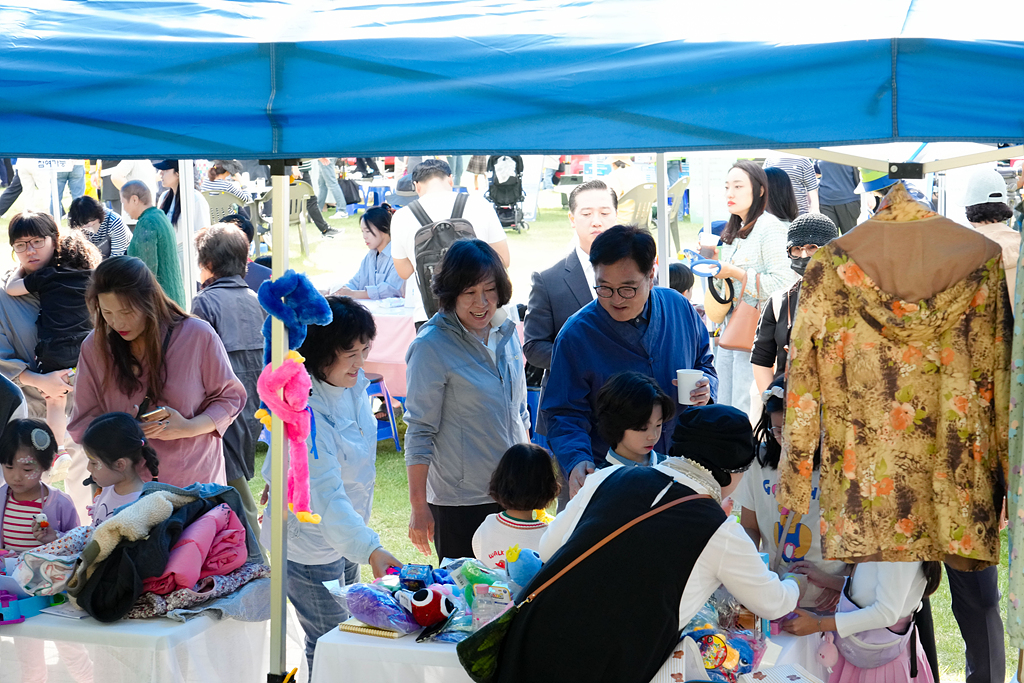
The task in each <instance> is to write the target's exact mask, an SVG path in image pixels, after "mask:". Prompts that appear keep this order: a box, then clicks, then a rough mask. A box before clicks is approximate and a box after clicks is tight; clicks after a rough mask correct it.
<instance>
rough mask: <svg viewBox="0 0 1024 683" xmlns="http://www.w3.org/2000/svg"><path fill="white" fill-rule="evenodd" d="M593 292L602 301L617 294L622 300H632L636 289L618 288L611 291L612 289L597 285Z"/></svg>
mask: <svg viewBox="0 0 1024 683" xmlns="http://www.w3.org/2000/svg"><path fill="white" fill-rule="evenodd" d="M594 291H595V292H597V295H598V296H599V297H601V298H602V299H611V298H612V294H618V295H619V296H620V297H622V298H623V299H632V298H633V297H635V296H636V292H637V288H636V287H619V288H617V289H613V288H612V287H606V286H604V285H597V286H596V287H594Z"/></svg>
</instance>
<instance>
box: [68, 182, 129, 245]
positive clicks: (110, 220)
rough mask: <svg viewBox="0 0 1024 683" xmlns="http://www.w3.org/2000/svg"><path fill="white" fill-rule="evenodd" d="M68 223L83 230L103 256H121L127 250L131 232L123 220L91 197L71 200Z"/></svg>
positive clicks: (86, 196)
mask: <svg viewBox="0 0 1024 683" xmlns="http://www.w3.org/2000/svg"><path fill="white" fill-rule="evenodd" d="M68 225H70V226H71V227H72V228H76V229H78V230H81V231H82V232H84V233H85V234H86V235H87V236H88V237H89V241H90V242H92V243H93V244H95V245H96V248H97V249H99V250H100V254H101V255H102V256H103V258H109V257H111V256H123V255H124V253H125V252H126V251H128V243H129V242H131V241H132V234H131V233H130V232H128V228H127V227H125V224H124V221H122V220H121V217H120V216H118V215H117V214H116V213H114V212H113V211H107V209H106V207H104V206H103V205H102V204H100V203H99V202H98V201H96V200H95V199H93V198H92V197H90V196H88V195H85V196H82V197H78V198H77V199H75V200H73V201H72V202H71V208H69V209H68Z"/></svg>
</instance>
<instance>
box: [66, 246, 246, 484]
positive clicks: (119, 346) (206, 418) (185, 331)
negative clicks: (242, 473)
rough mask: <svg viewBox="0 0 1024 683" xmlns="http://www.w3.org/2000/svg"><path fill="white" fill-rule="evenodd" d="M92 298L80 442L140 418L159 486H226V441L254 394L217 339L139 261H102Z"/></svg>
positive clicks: (76, 415) (78, 411)
mask: <svg viewBox="0 0 1024 683" xmlns="http://www.w3.org/2000/svg"><path fill="white" fill-rule="evenodd" d="M86 300H87V301H88V303H89V309H90V311H92V315H93V322H94V325H95V329H94V330H93V332H92V333H90V334H89V336H88V337H87V338H86V340H85V341H84V342H83V343H82V354H81V356H80V357H79V360H78V376H77V378H76V382H75V407H74V410H73V412H72V413H71V421H70V423H69V424H68V432H69V433H70V434H71V436H72V438H74V439H75V440H76V441H78V442H81V439H82V437H83V436H84V434H85V430H86V429H87V428H88V426H89V424H90V423H91V422H92V421H93V419H95V418H96V417H99V416H100V415H102V414H104V413H110V412H124V413H129V414H131V415H136V416H137V417H138V419H140V420H141V421H142V422H143V425H142V431H143V433H145V435H146V438H147V440H149V441H150V442H151V444H152V446H153V448H154V449H155V450H156V453H157V457H158V458H159V459H160V481H162V482H165V483H167V484H172V485H174V486H182V487H184V486H188V485H190V484H193V483H195V482H197V481H198V482H203V483H207V482H213V483H217V484H224V483H225V476H224V456H223V452H222V450H221V437H222V436H223V434H224V431H225V430H226V429H227V428H228V425H230V424H231V422H232V421H233V420H234V419H235V417H237V416H238V414H239V413H240V412H241V410H242V407H243V406H244V405H245V389H244V388H242V384H241V382H239V381H238V379H237V378H236V377H235V375H234V373H233V372H232V371H231V364H230V363H229V361H228V355H227V352H226V351H225V350H224V345H223V344H222V343H221V341H220V338H219V337H218V336H217V333H216V332H214V330H213V328H212V327H210V325H209V324H208V323H206V322H203V321H202V320H199V319H197V318H193V317H192V316H190V315H188V314H187V313H185V312H184V311H182V310H181V308H179V307H178V305H177V304H175V303H174V302H173V301H172V300H171V299H170V298H168V297H167V296H166V295H165V294H164V292H163V290H162V289H161V288H160V285H159V284H157V281H156V278H155V277H154V276H153V274H152V273H151V272H150V270H149V269H148V268H147V267H146V264H144V263H143V262H142V261H140V260H139V259H137V258H132V257H129V256H118V257H115V258H110V259H107V260H106V261H104V262H103V263H101V264H100V265H99V267H97V268H96V270H95V271H94V272H93V279H92V283H91V284H90V286H89V291H88V294H87V295H86Z"/></svg>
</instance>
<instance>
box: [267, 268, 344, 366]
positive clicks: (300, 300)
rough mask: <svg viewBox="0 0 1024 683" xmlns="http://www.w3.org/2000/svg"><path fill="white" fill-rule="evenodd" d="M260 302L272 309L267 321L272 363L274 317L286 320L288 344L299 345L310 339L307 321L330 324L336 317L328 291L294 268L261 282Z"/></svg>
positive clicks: (268, 352)
mask: <svg viewBox="0 0 1024 683" xmlns="http://www.w3.org/2000/svg"><path fill="white" fill-rule="evenodd" d="M258 297H259V300H260V305H261V306H263V309H264V310H265V311H266V312H267V313H269V314H270V315H269V316H267V319H266V320H265V321H263V363H264V365H269V364H270V327H271V320H270V318H271V317H274V318H277V319H278V320H280V321H281V322H283V323H284V327H285V329H286V330H287V331H288V348H289V349H297V348H299V347H300V346H302V342H304V341H306V325H329V324H330V323H331V321H332V320H333V319H334V314H333V313H331V306H330V304H328V303H327V299H325V298H324V295H323V294H321V293H320V292H318V291H316V287H314V286H313V283H312V282H310V281H309V278H308V277H306V276H305V275H304V274H302V273H296V272H295V271H294V270H289V271H287V272H286V273H285V274H284V275H282V276H281V277H279V278H278V279H276V280H267V281H266V282H264V283H263V284H262V285H260V290H259V293H258Z"/></svg>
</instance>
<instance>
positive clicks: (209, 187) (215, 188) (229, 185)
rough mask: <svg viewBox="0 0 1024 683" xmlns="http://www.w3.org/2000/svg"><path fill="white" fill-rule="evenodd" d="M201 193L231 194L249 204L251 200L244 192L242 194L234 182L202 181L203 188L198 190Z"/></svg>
mask: <svg viewBox="0 0 1024 683" xmlns="http://www.w3.org/2000/svg"><path fill="white" fill-rule="evenodd" d="M200 189H201V190H202V191H203V192H227V193H229V194H233V195H235V196H236V197H238V198H239V199H241V200H242V201H244V202H245V203H247V204H248V203H249V202H250V201H251V200H252V198H251V197H250V196H249V195H247V194H246V193H245V192H242V188H241V187H239V185H238V183H236V182H235V181H234V180H210V179H206V180H204V181H203V186H202V188H200Z"/></svg>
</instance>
